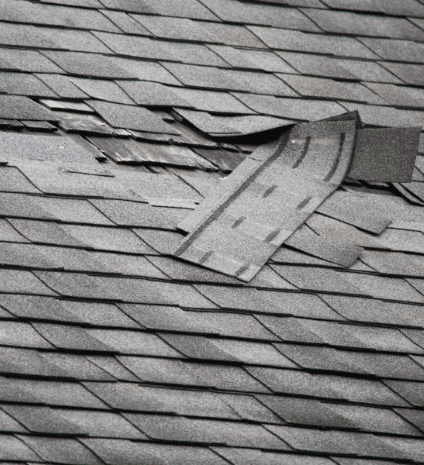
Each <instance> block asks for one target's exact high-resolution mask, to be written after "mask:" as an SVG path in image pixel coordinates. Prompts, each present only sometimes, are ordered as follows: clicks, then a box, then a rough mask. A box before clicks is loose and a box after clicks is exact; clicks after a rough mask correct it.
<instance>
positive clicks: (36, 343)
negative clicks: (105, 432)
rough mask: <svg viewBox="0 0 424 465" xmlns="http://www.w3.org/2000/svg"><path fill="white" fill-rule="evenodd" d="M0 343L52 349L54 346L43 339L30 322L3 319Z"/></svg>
mask: <svg viewBox="0 0 424 465" xmlns="http://www.w3.org/2000/svg"><path fill="white" fill-rule="evenodd" d="M0 344H1V345H4V346H15V347H34V348H39V349H52V348H53V346H52V345H51V344H50V343H48V342H47V341H46V340H45V339H43V338H42V337H41V336H40V334H38V333H37V332H36V331H35V330H34V328H33V327H32V326H31V325H30V324H28V323H19V322H14V321H3V322H2V325H1V329H0Z"/></svg>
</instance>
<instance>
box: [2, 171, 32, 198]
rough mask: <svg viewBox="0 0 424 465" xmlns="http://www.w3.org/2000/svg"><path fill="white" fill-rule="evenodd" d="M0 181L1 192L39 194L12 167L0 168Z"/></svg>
mask: <svg viewBox="0 0 424 465" xmlns="http://www.w3.org/2000/svg"><path fill="white" fill-rule="evenodd" d="M0 181H1V187H0V189H1V191H2V192H25V193H34V194H36V193H40V191H39V190H38V189H37V188H36V187H35V186H34V185H32V184H31V183H30V182H29V181H28V179H26V178H25V176H24V175H23V174H22V173H21V172H20V171H19V170H18V169H16V168H14V167H12V166H10V167H9V166H3V167H1V168H0Z"/></svg>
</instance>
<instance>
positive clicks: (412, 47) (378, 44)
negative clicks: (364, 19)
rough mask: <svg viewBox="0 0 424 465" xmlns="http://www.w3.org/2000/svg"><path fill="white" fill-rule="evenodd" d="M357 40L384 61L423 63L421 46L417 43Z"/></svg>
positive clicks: (366, 38)
mask: <svg viewBox="0 0 424 465" xmlns="http://www.w3.org/2000/svg"><path fill="white" fill-rule="evenodd" d="M359 40H360V41H361V42H362V43H363V44H365V45H366V46H367V47H368V48H370V49H371V50H372V51H373V52H375V53H376V54H377V55H379V56H380V57H381V58H384V59H386V60H394V61H404V62H412V63H424V58H423V45H422V44H421V43H419V42H414V41H411V40H395V39H392V38H391V39H373V38H368V37H361V38H360V39H359Z"/></svg>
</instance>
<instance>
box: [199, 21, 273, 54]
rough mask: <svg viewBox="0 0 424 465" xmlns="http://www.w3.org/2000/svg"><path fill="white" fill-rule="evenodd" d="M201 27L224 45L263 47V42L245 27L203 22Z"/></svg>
mask: <svg viewBox="0 0 424 465" xmlns="http://www.w3.org/2000/svg"><path fill="white" fill-rule="evenodd" d="M202 27H203V28H204V29H205V30H206V31H208V33H209V34H210V35H211V36H212V37H214V41H216V42H218V43H222V44H225V45H234V46H240V47H248V48H256V49H263V48H266V47H265V45H264V43H263V42H262V41H261V40H259V39H258V38H257V37H256V36H255V35H254V34H252V33H251V32H250V31H249V30H248V29H247V28H246V27H244V26H237V25H235V24H224V23H218V22H215V23H212V22H203V23H202Z"/></svg>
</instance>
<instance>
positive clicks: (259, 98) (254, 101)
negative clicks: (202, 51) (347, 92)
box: [233, 92, 343, 121]
mask: <svg viewBox="0 0 424 465" xmlns="http://www.w3.org/2000/svg"><path fill="white" fill-rule="evenodd" d="M233 95H234V96H236V97H237V98H238V99H240V100H241V101H242V102H243V103H244V104H245V105H247V106H248V107H249V108H251V109H252V110H254V111H257V112H259V113H262V114H265V115H272V116H279V117H281V118H289V119H297V120H304V121H316V120H321V119H325V118H329V117H331V116H336V115H339V114H340V113H341V112H342V111H343V107H341V106H340V105H339V104H337V103H336V102H330V101H324V100H309V99H308V100H302V99H292V98H276V97H273V96H270V95H255V94H247V93H241V92H238V93H233Z"/></svg>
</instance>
